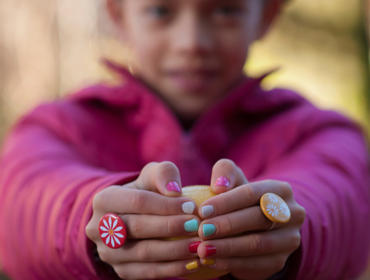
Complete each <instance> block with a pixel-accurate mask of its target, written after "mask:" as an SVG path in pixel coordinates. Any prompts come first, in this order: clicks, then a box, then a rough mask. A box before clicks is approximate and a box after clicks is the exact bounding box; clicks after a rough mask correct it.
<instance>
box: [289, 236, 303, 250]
mask: <svg viewBox="0 0 370 280" xmlns="http://www.w3.org/2000/svg"><path fill="white" fill-rule="evenodd" d="M290 244H291V245H292V249H293V251H295V250H296V249H298V247H299V246H300V245H301V234H300V233H299V232H298V233H297V234H294V235H293V236H292V237H291V240H290Z"/></svg>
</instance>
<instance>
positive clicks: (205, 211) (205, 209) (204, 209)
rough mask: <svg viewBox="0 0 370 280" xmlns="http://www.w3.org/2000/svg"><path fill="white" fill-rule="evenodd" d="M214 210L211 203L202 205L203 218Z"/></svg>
mask: <svg viewBox="0 0 370 280" xmlns="http://www.w3.org/2000/svg"><path fill="white" fill-rule="evenodd" d="M213 212H215V208H213V206H212V205H206V206H203V207H202V215H203V217H204V218H207V217H209V216H211V215H212V214H213Z"/></svg>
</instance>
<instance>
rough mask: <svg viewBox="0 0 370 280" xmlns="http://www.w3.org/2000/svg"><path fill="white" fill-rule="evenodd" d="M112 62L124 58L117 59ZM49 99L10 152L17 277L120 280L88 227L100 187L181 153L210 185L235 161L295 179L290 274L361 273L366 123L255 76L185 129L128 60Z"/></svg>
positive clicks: (194, 174)
mask: <svg viewBox="0 0 370 280" xmlns="http://www.w3.org/2000/svg"><path fill="white" fill-rule="evenodd" d="M111 67H114V66H112V65H111ZM116 70H117V71H119V72H120V73H121V74H122V76H123V78H124V80H125V82H124V83H123V84H122V85H121V86H117V87H108V86H103V85H97V86H93V87H90V88H86V89H84V90H82V91H80V92H78V93H76V94H73V95H70V96H68V97H66V98H64V99H61V100H57V101H54V102H51V103H48V104H43V105H40V106H38V107H37V108H36V109H34V110H33V111H32V112H30V113H28V114H27V115H26V116H24V117H23V118H22V119H20V120H19V121H18V122H17V124H16V125H15V126H14V127H13V129H12V130H11V131H10V133H9V135H8V136H7V138H6V140H5V142H4V145H3V147H2V154H1V159H0V222H1V227H0V263H1V265H2V269H3V270H4V271H5V273H7V274H8V275H9V276H10V277H12V278H13V279H28V280H33V279H48V280H50V279H53V280H57V279H68V280H74V279H76V280H77V279H81V280H82V279H90V280H94V279H115V276H114V272H113V271H112V269H110V268H109V267H108V266H107V265H106V264H105V263H103V262H102V261H99V259H98V258H97V254H96V251H95V246H94V243H92V242H91V241H90V240H89V239H88V238H87V237H86V235H85V226H86V224H87V223H88V221H89V219H90V217H91V215H92V207H91V205H92V199H93V197H94V194H96V193H97V192H99V191H100V190H102V189H104V188H106V187H107V186H110V185H112V184H125V183H127V182H130V181H133V180H134V179H135V178H136V177H137V175H138V172H139V171H140V170H141V168H142V167H143V166H144V165H145V164H146V163H148V162H151V161H165V160H168V161H172V162H174V163H175V164H176V165H177V166H178V168H179V170H180V173H181V178H182V184H183V185H190V184H209V180H210V176H211V168H212V166H213V164H214V163H215V162H216V161H217V160H218V159H220V158H229V159H231V160H233V161H234V162H235V163H236V164H237V165H238V166H240V167H241V168H242V170H243V171H244V173H245V175H246V177H247V178H248V179H249V180H250V181H258V180H264V179H276V180H282V181H287V182H289V183H290V184H291V186H292V188H293V191H294V196H295V199H296V200H297V202H298V203H299V204H301V205H302V206H303V207H304V208H305V209H306V211H307V218H306V221H305V223H304V224H303V226H302V230H301V233H302V243H301V247H300V248H299V249H298V250H297V251H296V252H295V253H294V254H293V255H292V256H291V258H290V260H289V278H290V279H295V278H296V279H310V280H312V279H325V280H328V279H352V278H354V277H356V276H358V275H359V274H360V273H361V272H362V271H363V270H364V268H365V267H366V264H367V259H368V258H367V256H368V252H369V245H370V238H369V236H370V217H369V213H370V211H369V210H370V193H369V192H370V191H369V186H370V185H369V183H370V173H369V157H368V151H367V148H366V143H365V140H364V137H363V135H362V134H361V131H360V129H359V128H358V127H357V126H356V125H355V124H353V123H352V122H351V121H349V120H348V119H346V118H344V117H343V116H341V115H339V114H337V113H335V112H331V111H323V110H320V109H317V108H316V107H314V106H313V105H312V104H311V103H309V102H308V101H306V100H305V99H303V98H302V97H300V96H299V95H297V94H296V93H294V92H292V91H289V90H285V89H274V90H271V91H264V90H262V89H261V88H260V86H259V83H260V81H261V79H262V78H263V77H261V78H260V79H252V78H248V77H245V78H244V80H243V81H242V82H241V83H240V84H238V85H237V86H236V87H235V88H233V89H232V90H231V92H230V93H229V94H228V95H227V96H226V97H225V98H224V100H222V101H221V102H219V103H218V104H215V105H214V106H213V108H211V109H210V110H209V111H208V112H206V113H205V114H204V115H202V116H201V117H200V119H199V120H198V121H197V122H196V123H195V125H194V126H193V127H192V129H191V130H190V131H189V132H185V131H184V130H183V128H182V127H181V125H180V124H179V122H178V120H177V119H176V118H175V116H174V114H173V113H172V112H171V110H170V109H169V108H168V107H166V105H165V104H164V103H163V102H161V101H160V100H159V98H157V97H156V96H155V95H154V94H153V93H152V92H150V91H149V90H148V88H146V87H145V86H144V85H143V84H142V83H140V82H139V81H138V80H137V79H136V78H134V77H133V76H132V75H131V74H130V73H129V72H127V71H126V70H125V69H119V68H117V67H116Z"/></svg>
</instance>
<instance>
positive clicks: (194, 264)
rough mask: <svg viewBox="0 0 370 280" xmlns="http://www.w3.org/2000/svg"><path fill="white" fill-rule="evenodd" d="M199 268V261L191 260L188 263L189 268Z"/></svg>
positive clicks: (187, 267)
mask: <svg viewBox="0 0 370 280" xmlns="http://www.w3.org/2000/svg"><path fill="white" fill-rule="evenodd" d="M197 268H198V263H197V262H195V261H194V262H190V263H188V264H187V265H186V269H187V270H194V269H197Z"/></svg>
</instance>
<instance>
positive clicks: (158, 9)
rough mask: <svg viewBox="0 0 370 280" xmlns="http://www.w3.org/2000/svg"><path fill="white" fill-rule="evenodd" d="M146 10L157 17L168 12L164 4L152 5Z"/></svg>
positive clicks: (161, 16)
mask: <svg viewBox="0 0 370 280" xmlns="http://www.w3.org/2000/svg"><path fill="white" fill-rule="evenodd" d="M147 12H148V13H149V14H150V15H152V16H154V17H157V18H163V17H166V16H168V15H169V14H170V10H169V9H168V8H167V7H165V6H153V7H149V8H148V9H147Z"/></svg>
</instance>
